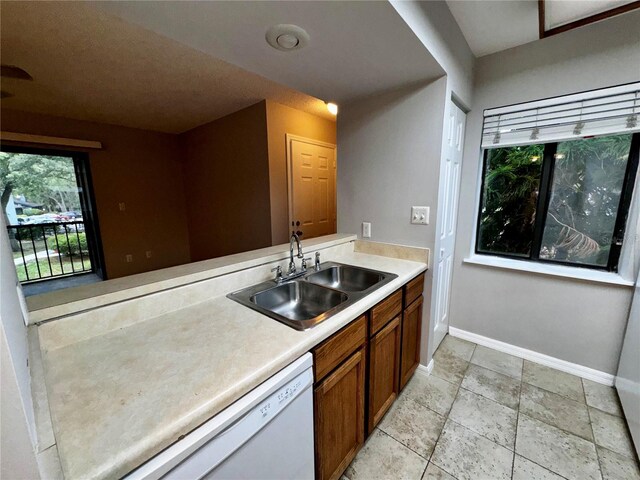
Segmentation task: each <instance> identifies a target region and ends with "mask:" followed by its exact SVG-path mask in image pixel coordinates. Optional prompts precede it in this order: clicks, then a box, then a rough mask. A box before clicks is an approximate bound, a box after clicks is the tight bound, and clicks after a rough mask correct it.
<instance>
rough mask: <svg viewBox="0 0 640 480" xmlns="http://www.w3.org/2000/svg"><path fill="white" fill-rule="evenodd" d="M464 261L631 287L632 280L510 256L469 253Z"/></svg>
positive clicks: (609, 273) (607, 273) (610, 274)
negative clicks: (516, 258)
mask: <svg viewBox="0 0 640 480" xmlns="http://www.w3.org/2000/svg"><path fill="white" fill-rule="evenodd" d="M464 263H470V264H474V265H484V266H487V267H496V268H506V269H508V270H518V271H521V272H531V273H539V274H542V275H552V276H555V277H564V278H573V279H576V280H583V281H587V282H596V283H608V284H611V285H620V286H625V287H633V285H634V282H633V281H630V280H626V279H625V278H623V277H621V276H620V275H618V274H617V273H613V272H602V271H597V270H589V269H586V268H579V267H567V266H565V265H548V264H545V263H537V262H529V261H526V260H513V259H510V258H501V257H494V256H491V255H471V256H470V257H467V258H465V259H464Z"/></svg>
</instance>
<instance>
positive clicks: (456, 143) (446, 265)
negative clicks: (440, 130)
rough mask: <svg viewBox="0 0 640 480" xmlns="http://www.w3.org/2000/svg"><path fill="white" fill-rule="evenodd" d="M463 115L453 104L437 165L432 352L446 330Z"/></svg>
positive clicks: (464, 118) (458, 191)
mask: <svg viewBox="0 0 640 480" xmlns="http://www.w3.org/2000/svg"><path fill="white" fill-rule="evenodd" d="M465 120H466V115H465V113H464V112H463V111H462V110H460V108H458V106H457V105H456V104H454V103H453V102H451V103H450V105H449V115H448V118H447V124H446V128H447V141H446V144H445V146H444V151H443V155H442V164H441V165H440V186H439V198H438V201H439V202H440V204H441V206H442V208H441V209H439V216H438V219H437V228H438V238H437V245H438V247H437V251H436V252H435V259H434V283H435V302H436V304H435V325H434V339H433V342H434V343H433V345H434V349H435V348H437V347H438V345H439V344H440V342H441V341H442V339H443V338H444V336H445V335H446V334H447V331H448V330H449V299H450V298H451V275H452V273H453V254H454V250H455V244H456V219H457V212H458V197H459V193H460V170H461V167H462V147H463V140H464V125H465Z"/></svg>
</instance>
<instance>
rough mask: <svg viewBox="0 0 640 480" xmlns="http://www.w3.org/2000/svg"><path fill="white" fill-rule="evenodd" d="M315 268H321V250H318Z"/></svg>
mask: <svg viewBox="0 0 640 480" xmlns="http://www.w3.org/2000/svg"><path fill="white" fill-rule="evenodd" d="M315 269H316V270H320V252H316V263H315Z"/></svg>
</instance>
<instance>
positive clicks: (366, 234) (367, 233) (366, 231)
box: [362, 222, 371, 238]
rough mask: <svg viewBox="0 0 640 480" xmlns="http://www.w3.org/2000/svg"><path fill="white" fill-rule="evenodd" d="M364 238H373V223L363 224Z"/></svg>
mask: <svg viewBox="0 0 640 480" xmlns="http://www.w3.org/2000/svg"><path fill="white" fill-rule="evenodd" d="M362 238H371V222H362Z"/></svg>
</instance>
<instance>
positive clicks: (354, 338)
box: [313, 315, 367, 383]
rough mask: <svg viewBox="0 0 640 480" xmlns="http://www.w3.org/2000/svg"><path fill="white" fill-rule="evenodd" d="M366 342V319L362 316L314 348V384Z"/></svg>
mask: <svg viewBox="0 0 640 480" xmlns="http://www.w3.org/2000/svg"><path fill="white" fill-rule="evenodd" d="M366 340H367V317H366V315H362V316H360V317H359V318H357V319H356V320H354V321H353V322H351V323H350V324H349V325H347V326H346V327H344V328H343V329H342V330H340V331H339V332H338V333H336V334H334V335H332V336H331V337H329V338H328V339H327V340H325V341H324V342H322V343H321V344H320V345H318V346H317V347H316V348H314V349H313V369H314V373H315V375H314V378H315V381H316V383H318V382H319V381H321V380H322V379H323V378H324V377H325V376H326V375H327V374H328V373H329V372H331V370H333V369H334V368H335V367H337V366H338V365H339V364H340V362H342V361H343V360H344V359H346V358H347V357H349V355H351V354H352V353H353V352H355V351H356V350H357V349H358V348H360V347H361V346H362V345H364V343H365V341H366Z"/></svg>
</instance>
